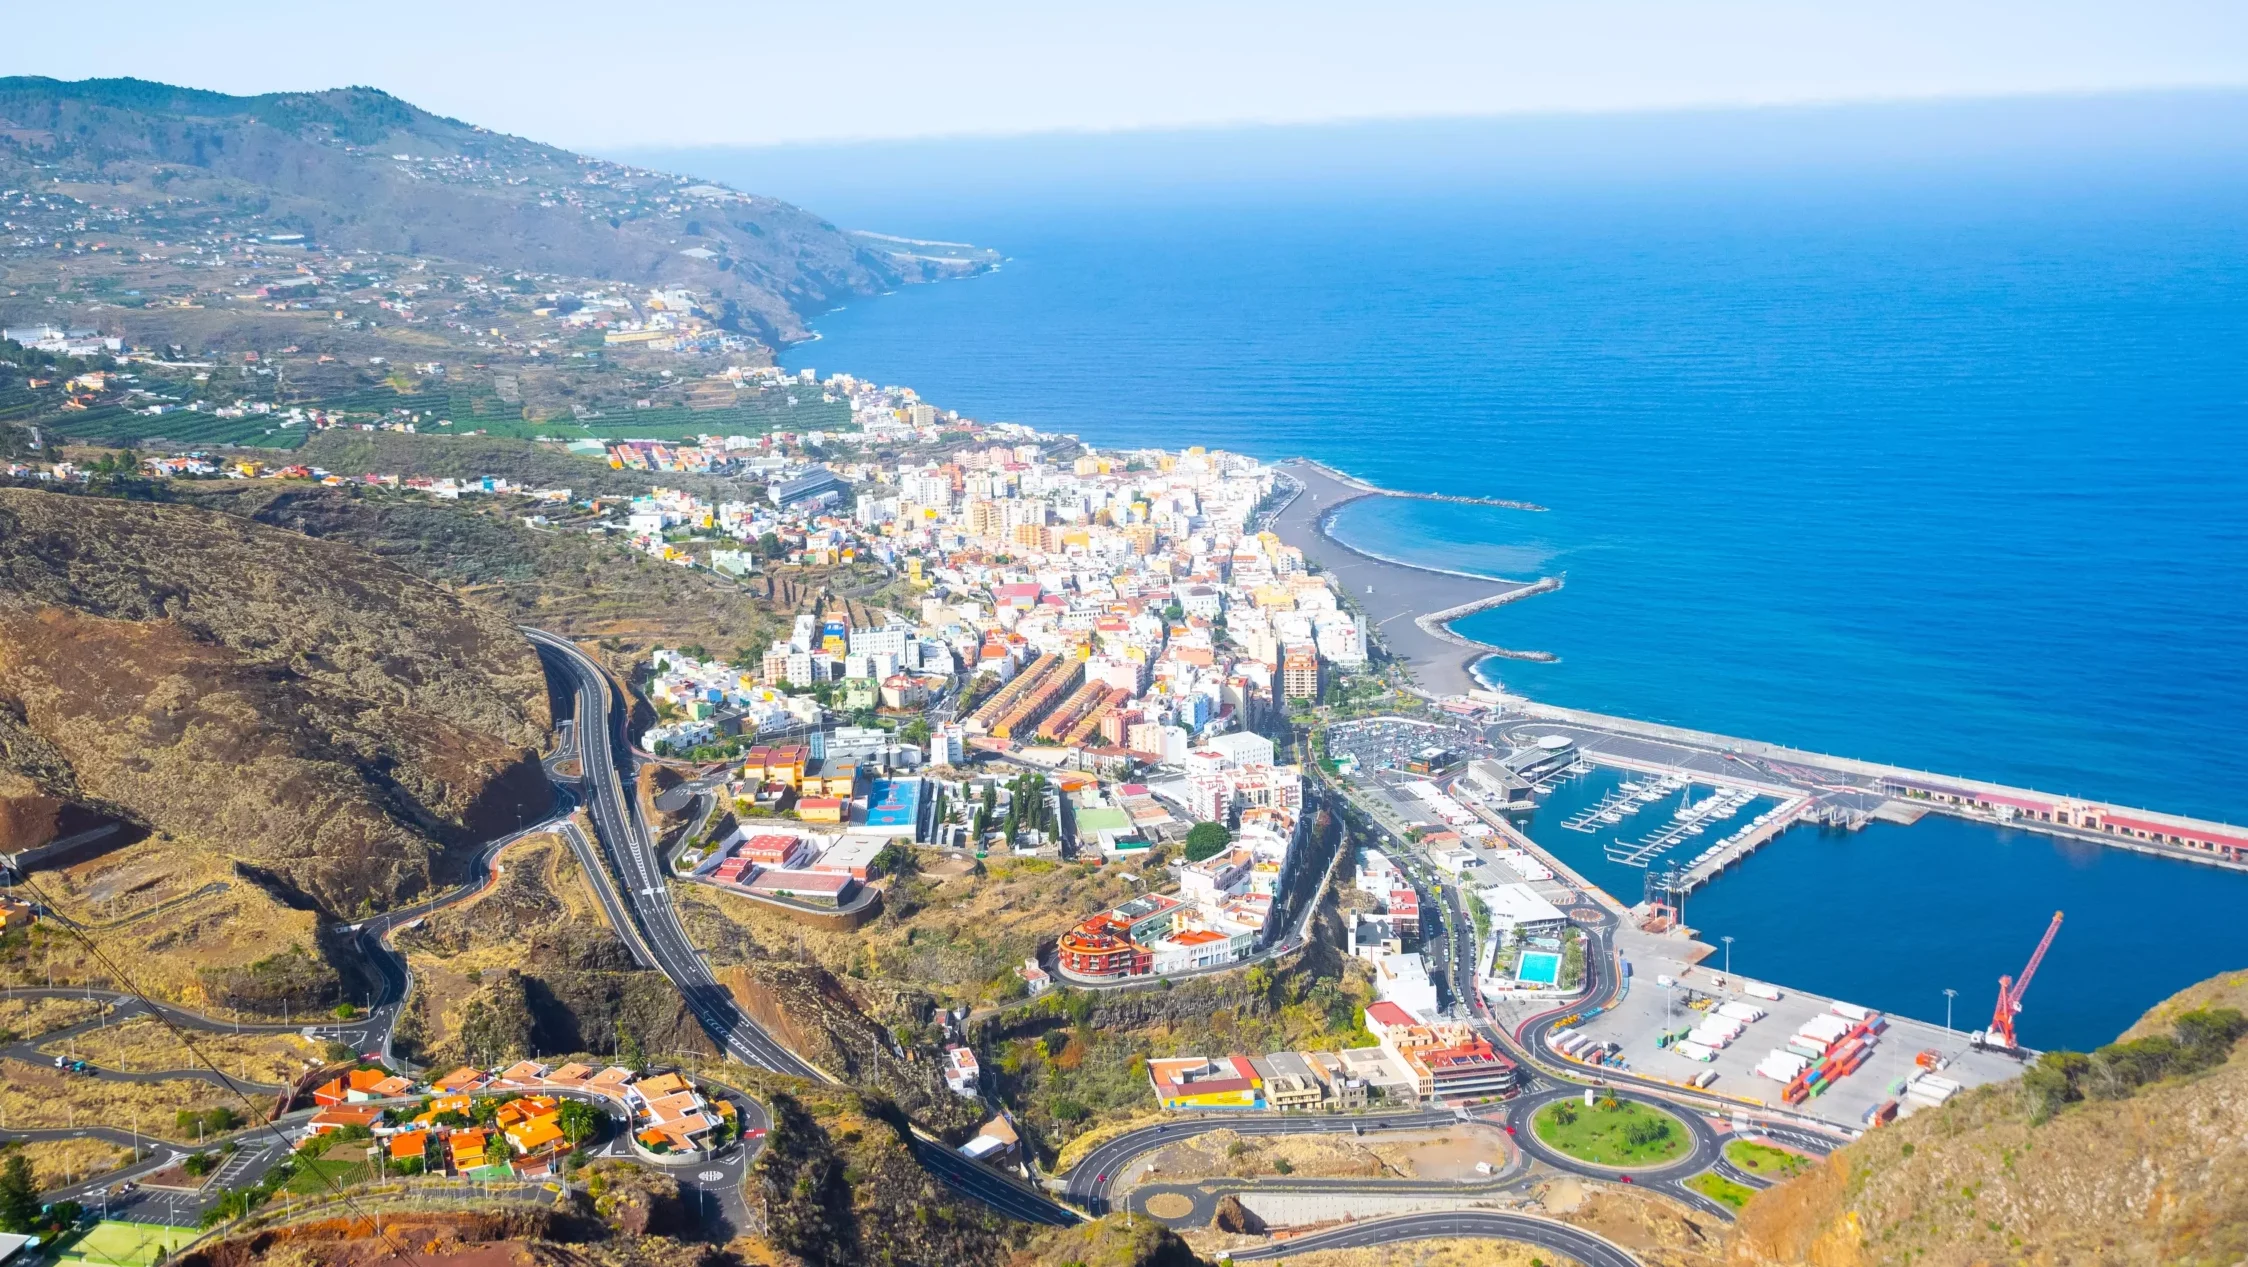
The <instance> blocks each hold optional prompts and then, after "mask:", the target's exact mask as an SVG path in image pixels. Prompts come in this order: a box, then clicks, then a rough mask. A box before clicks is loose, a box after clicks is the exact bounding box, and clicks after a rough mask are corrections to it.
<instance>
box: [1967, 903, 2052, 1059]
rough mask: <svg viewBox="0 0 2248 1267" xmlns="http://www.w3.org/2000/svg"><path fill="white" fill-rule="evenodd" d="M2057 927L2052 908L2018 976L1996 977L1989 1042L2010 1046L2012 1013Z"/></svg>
mask: <svg viewBox="0 0 2248 1267" xmlns="http://www.w3.org/2000/svg"><path fill="white" fill-rule="evenodd" d="M2059 931H2061V913H2060V912H2059V911H2055V912H2053V922H2052V923H2050V924H2047V925H2046V926H2045V939H2044V940H2043V941H2040V942H2038V943H2037V950H2036V952H2035V953H2033V954H2032V955H2030V957H2029V966H2028V967H2026V968H2023V969H2022V975H2021V977H2020V978H2019V979H2016V978H2014V977H2000V978H1999V979H1998V1007H1997V1009H1996V1010H1994V1011H1993V1012H1992V1013H1991V1017H1990V1032H1989V1034H1988V1035H1987V1036H1986V1038H1985V1040H1984V1041H1986V1042H1987V1043H1988V1044H1989V1045H1990V1046H1992V1047H1997V1048H2000V1049H2002V1050H2006V1051H2011V1050H2013V1048H2014V1014H2015V1013H2017V1012H2019V1011H2021V1010H2022V996H2023V995H2025V994H2027V993H2029V983H2030V978H2032V977H2035V976H2036V975H2037V965H2039V964H2041V963H2043V962H2045V952H2046V950H2048V949H2049V948H2051V946H2052V945H2053V934H2055V933H2057V932H2059Z"/></svg>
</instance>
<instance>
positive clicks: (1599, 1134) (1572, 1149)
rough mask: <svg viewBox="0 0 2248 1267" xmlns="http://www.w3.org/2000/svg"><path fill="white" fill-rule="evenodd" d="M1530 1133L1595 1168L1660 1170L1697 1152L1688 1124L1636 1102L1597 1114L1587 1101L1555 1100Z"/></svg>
mask: <svg viewBox="0 0 2248 1267" xmlns="http://www.w3.org/2000/svg"><path fill="white" fill-rule="evenodd" d="M1610 1105H1613V1106H1614V1107H1612V1108H1611V1107H1608V1106H1610ZM1530 1129H1531V1130H1533V1131H1536V1132H1537V1134H1538V1139H1539V1140H1540V1141H1541V1142H1543V1143H1545V1144H1547V1145H1548V1146H1550V1147H1552V1148H1554V1149H1557V1150H1559V1151H1561V1152H1563V1153H1567V1154H1568V1155H1569V1156H1571V1157H1574V1158H1576V1159H1577V1160H1579V1161H1589V1162H1591V1163H1592V1164H1593V1165H1595V1166H1657V1165H1661V1164H1662V1163H1664V1162H1666V1161H1676V1160H1677V1159H1679V1158H1680V1157H1683V1156H1685V1155H1686V1153H1687V1151H1688V1150H1689V1149H1691V1148H1692V1147H1693V1137H1692V1136H1691V1135H1689V1134H1688V1133H1687V1131H1686V1124H1685V1123H1683V1122H1680V1121H1679V1120H1678V1119H1677V1118H1675V1117H1672V1116H1671V1115H1670V1114H1668V1113H1665V1112H1663V1111H1662V1110H1660V1109H1652V1108H1649V1107H1647V1106H1646V1105H1644V1104H1640V1103H1637V1102H1636V1101H1632V1100H1605V1101H1602V1102H1601V1104H1600V1105H1599V1106H1596V1107H1592V1108H1587V1107H1585V1104H1584V1102H1583V1101H1582V1100H1556V1101H1555V1102H1553V1103H1552V1104H1549V1105H1546V1106H1545V1107H1544V1108H1542V1109H1539V1110H1538V1112H1537V1115H1536V1116H1535V1117H1533V1118H1531V1119H1530Z"/></svg>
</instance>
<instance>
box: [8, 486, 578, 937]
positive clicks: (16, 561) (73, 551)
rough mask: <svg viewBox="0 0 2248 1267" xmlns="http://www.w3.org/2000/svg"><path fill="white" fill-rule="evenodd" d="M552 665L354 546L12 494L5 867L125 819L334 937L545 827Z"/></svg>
mask: <svg viewBox="0 0 2248 1267" xmlns="http://www.w3.org/2000/svg"><path fill="white" fill-rule="evenodd" d="M549 728H550V716H549V704H548V697H547V688H546V682H545V678H544V675H543V673H542V672H541V670H540V667H539V662H538V659H537V657H536V655H535V654H534V653H533V652H532V651H531V649H530V647H529V645H528V644H527V643H525V641H524V640H523V638H522V637H521V635H520V634H518V633H517V631H516V630H514V629H513V628H511V627H510V626H509V625H508V623H507V622H506V621H505V620H504V619H502V618H501V617H499V616H497V615H495V614H493V613H490V612H488V611H484V610H481V609H479V608H476V607H473V606H470V605H469V604H467V603H464V602H462V601H460V600H459V599H457V598H455V597H454V596H453V595H452V594H451V593H449V592H447V591H446V590H444V589H442V588H439V587H437V586H434V585H431V584H429V583H428V582H425V581H422V580H419V579H416V578H414V577H412V576H410V575H408V574H407V573H405V572H402V571H399V570H398V569H396V568H394V567H391V566H389V565H388V564H385V563H382V562H380V561H379V560H376V559H374V558H373V557H371V556H368V555H366V554H363V553H361V552H359V551H357V550H355V549H353V548H351V547H349V546H346V545H342V544H340V543H336V542H329V541H318V540H314V539H311V538H307V537H303V536H299V535H297V534H295V533H290V532H285V531H281V530H279V529H274V528H268V527H265V526H263V525H260V524H256V523H252V522H248V521H245V520H243V519H239V518H235V517H232V516H227V515H220V514H214V513H210V512H207V511H201V510H195V509H191V508H188V507H183V506H174V505H162V504H151V503H144V502H127V501H115V500H107V499H96V498H91V497H74V496H66V495H62V494H56V493H46V492H38V491H30V490H22V489H0V832H4V833H5V835H6V838H5V839H0V849H5V850H19V849H23V848H27V847H31V846H36V845H39V844H42V843H45V842H46V841H47V840H49V839H50V838H52V837H53V836H54V835H55V833H56V832H57V831H60V830H62V829H63V828H64V827H65V826H66V825H68V824H70V823H71V821H72V815H73V814H74V813H75V814H78V815H80V816H81V817H83V816H84V815H86V814H88V813H93V814H101V815H108V816H111V817H114V818H117V819H122V820H125V821H126V822H128V823H131V824H136V825H138V826H139V827H141V828H145V829H146V830H147V831H148V832H150V833H153V834H155V835H156V836H157V837H159V838H177V839H178V840H181V841H185V842H191V843H194V844H197V845H199V846H201V847H203V848H205V849H208V850H210V851H213V852H215V853H217V854H220V855H224V856H225V857H228V858H230V859H233V860H235V861H236V862H237V863H239V864H241V865H243V866H245V867H247V868H249V869H251V874H252V875H253V876H255V877H257V878H261V879H265V880H268V881H269V882H270V883H271V884H272V886H273V887H275V888H276V889H277V890H278V891H281V892H285V893H288V892H291V891H293V894H294V895H301V897H302V898H303V899H305V901H306V902H307V903H308V904H311V905H315V906H317V907H319V908H322V909H324V910H326V911H329V912H331V913H344V912H350V911H354V910H362V909H368V908H370V907H381V906H386V905H389V904H392V903H395V902H397V901H399V900H401V899H404V898H407V897H410V896H412V895H414V894H416V893H418V892H421V891H423V890H425V889H427V888H429V887H430V886H431V885H432V884H433V883H434V882H437V881H439V880H442V879H444V878H447V876H448V873H449V871H450V870H451V869H453V867H454V866H455V865H456V864H457V862H458V860H459V859H460V858H462V857H463V856H464V855H465V852H466V850H467V849H468V848H469V846H471V845H472V844H473V843H474V842H475V841H477V840H479V839H481V838H484V837H486V836H488V835H491V834H494V833H497V832H501V831H504V830H507V829H509V828H512V827H513V826H515V825H516V823H517V822H518V821H520V819H521V818H523V817H524V816H533V817H535V816H537V815H539V814H542V813H543V812H544V811H545V810H546V808H547V806H548V804H549V790H548V786H547V784H546V781H545V779H544V778H543V776H542V774H541V771H540V770H539V768H538V763H537V758H536V749H537V748H538V747H539V746H540V744H541V743H542V741H543V738H544V736H545V735H546V733H547V731H548V729H549Z"/></svg>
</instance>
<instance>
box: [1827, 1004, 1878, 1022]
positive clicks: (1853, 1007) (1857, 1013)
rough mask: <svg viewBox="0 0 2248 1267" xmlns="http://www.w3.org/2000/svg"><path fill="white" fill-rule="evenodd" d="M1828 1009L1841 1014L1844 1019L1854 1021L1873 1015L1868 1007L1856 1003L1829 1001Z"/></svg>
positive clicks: (1838, 1014) (1837, 1014)
mask: <svg viewBox="0 0 2248 1267" xmlns="http://www.w3.org/2000/svg"><path fill="white" fill-rule="evenodd" d="M1827 1011H1829V1012H1832V1013H1834V1014H1835V1015H1836V1016H1839V1017H1841V1018H1843V1019H1844V1020H1847V1021H1850V1022H1852V1023H1856V1022H1858V1021H1862V1020H1864V1019H1865V1018H1866V1017H1868V1016H1870V1015H1872V1013H1871V1012H1868V1011H1867V1010H1866V1009H1864V1008H1862V1007H1859V1006H1858V1005H1857V1004H1855V1003H1840V1002H1836V1003H1829V1004H1827Z"/></svg>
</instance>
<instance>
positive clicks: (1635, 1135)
mask: <svg viewBox="0 0 2248 1267" xmlns="http://www.w3.org/2000/svg"><path fill="white" fill-rule="evenodd" d="M1669 1138H1670V1123H1669V1122H1666V1121H1664V1120H1663V1119H1661V1118H1659V1117H1647V1118H1641V1119H1639V1120H1638V1121H1636V1122H1633V1123H1631V1124H1630V1125H1628V1126H1626V1127H1624V1142H1625V1143H1626V1144H1629V1145H1631V1146H1632V1147H1633V1148H1646V1147H1648V1146H1650V1145H1654V1144H1660V1143H1662V1142H1663V1141H1664V1140H1666V1139H1669Z"/></svg>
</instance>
